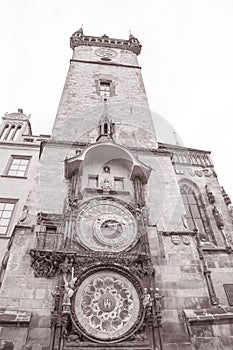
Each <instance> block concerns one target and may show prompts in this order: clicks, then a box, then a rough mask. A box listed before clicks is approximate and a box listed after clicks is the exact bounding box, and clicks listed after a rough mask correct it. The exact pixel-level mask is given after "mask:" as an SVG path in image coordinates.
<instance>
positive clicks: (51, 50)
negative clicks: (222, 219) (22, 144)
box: [0, 0, 233, 199]
mask: <svg viewBox="0 0 233 350" xmlns="http://www.w3.org/2000/svg"><path fill="white" fill-rule="evenodd" d="M232 18H233V1H232V0H147V1H138V0H124V1H123V0H118V1H114V0H108V1H106V0H98V1H95V0H92V1H88V0H87V1H78V0H40V1H37V0H20V1H17V0H1V2H0V47H1V55H0V77H1V79H0V96H1V99H0V115H1V116H3V115H4V114H5V112H9V113H10V112H15V111H16V110H17V108H23V109H24V112H25V113H26V114H31V123H32V129H33V133H34V134H39V133H41V134H49V133H51V129H52V125H53V121H54V119H55V116H56V111H57V107H58V103H59V100H60V96H61V93H62V89H63V86H64V82H65V77H66V73H67V70H68V67H69V60H70V58H71V56H72V50H71V49H70V47H69V38H70V36H71V34H72V33H73V32H75V31H76V30H78V29H79V28H80V26H81V25H82V24H83V30H84V34H86V35H96V36H102V35H103V34H107V35H108V36H110V37H115V38H123V39H127V38H128V35H129V31H131V32H132V34H133V35H134V36H136V37H137V38H138V39H139V40H140V42H141V44H142V46H143V47H142V53H141V55H140V56H139V61H140V65H141V66H142V74H143V79H144V84H145V87H146V91H147V95H148V99H149V104H150V108H151V110H152V111H153V112H156V113H158V114H159V115H161V116H162V117H163V118H164V122H165V123H166V121H167V122H168V123H169V124H171V125H172V127H174V128H175V130H176V132H177V133H178V134H179V136H180V137H181V139H182V141H183V144H184V145H185V146H187V147H193V148H198V149H205V150H211V151H212V159H213V161H214V164H215V169H216V172H217V174H218V177H219V182H220V184H221V185H223V186H224V187H225V190H226V192H228V193H229V194H230V196H231V198H232V199H233V185H232V180H231V178H232V176H233V167H232V149H233V141H232V116H233V98H232V94H233V93H232V91H233V64H232V62H233V46H232V42H233V21H232ZM158 129H159V128H158ZM158 136H159V137H160V138H161V141H165V142H169V141H170V142H173V143H175V140H174V135H173V133H172V132H171V133H168V136H167V137H168V139H167V140H164V137H165V136H164V134H161V135H158Z"/></svg>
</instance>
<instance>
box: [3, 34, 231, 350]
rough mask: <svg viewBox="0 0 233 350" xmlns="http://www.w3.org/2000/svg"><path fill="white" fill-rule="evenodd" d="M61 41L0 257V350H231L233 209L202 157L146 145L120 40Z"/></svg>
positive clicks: (136, 50) (139, 89)
mask: <svg viewBox="0 0 233 350" xmlns="http://www.w3.org/2000/svg"><path fill="white" fill-rule="evenodd" d="M70 45H71V48H72V49H73V57H72V59H71V60H70V67H69V70H68V74H67V78H66V81H65V85H64V89H63V93H62V96H61V100H60V104H59V107H58V112H57V116H56V119H55V123H54V127H53V131H52V134H51V137H49V138H48V137H47V138H44V139H43V140H41V144H40V153H39V160H38V164H37V167H36V168H35V169H36V171H35V173H36V176H35V178H34V183H33V185H32V186H31V190H30V191H29V193H28V198H27V200H26V202H25V206H24V207H22V208H21V211H22V215H21V218H19V221H18V222H17V223H16V225H15V226H14V230H13V233H12V235H11V236H10V240H9V243H8V246H7V248H6V251H5V256H4V258H3V262H2V268H1V289H0V302H1V309H0V341H1V346H2V349H8V350H13V349H16V350H18V349H28V350H30V349H33V350H35V349H37V350H40V349H43V350H47V349H49V350H53V349H56V350H63V349H64V350H72V349H80V350H81V349H86V350H91V349H95V350H102V349H111V350H116V349H119V350H123V349H126V348H127V349H132V350H156V349H157V350H169V349H209V348H210V347H211V348H212V349H232V347H233V327H232V321H233V307H232V305H233V287H232V286H233V284H232V283H233V282H232V272H233V259H232V256H233V255H232V253H233V250H232V229H233V223H232V209H231V203H230V199H229V198H228V196H227V194H226V193H225V191H224V189H223V188H221V187H220V186H219V183H218V180H217V177H216V173H215V171H214V169H213V164H212V161H211V159H210V152H208V151H202V150H196V149H191V148H184V147H180V146H174V145H168V144H163V143H160V142H158V140H157V138H156V134H155V130H154V124H153V121H152V116H151V113H150V109H149V106H148V101H147V96H146V92H145V88H144V85H143V81H142V76H141V68H140V66H139V63H138V59H137V56H138V55H139V54H140V51H141V45H140V43H139V41H138V39H137V38H135V37H134V36H133V35H132V34H130V36H129V39H128V40H122V39H113V38H109V37H108V36H107V35H103V36H102V37H96V36H86V35H84V33H83V30H82V28H81V29H80V30H78V31H77V32H75V33H74V34H73V35H72V36H71V38H70ZM155 127H156V126H155ZM4 128H5V127H3V131H2V134H1V135H3V136H4V137H5V134H4V133H6V132H5V131H4V130H5V129H4ZM1 135H0V137H1ZM3 136H2V143H3V144H4V142H6V139H5V138H4V137H3ZM22 142H23V141H22ZM18 157H19V156H18ZM29 158H30V157H29ZM29 158H27V159H29ZM29 165H30V164H29ZM4 203H6V201H5V202H4ZM14 203H16V201H15V202H14ZM5 208H6V205H5V206H2V207H1V202H0V224H1V222H4V218H5V217H4V215H8V214H6V212H7V210H6V209H5ZM12 208H13V207H12ZM16 209H17V206H16ZM12 210H13V209H12ZM1 215H2V216H1ZM9 215H10V214H9Z"/></svg>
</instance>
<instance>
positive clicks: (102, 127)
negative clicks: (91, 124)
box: [96, 96, 113, 141]
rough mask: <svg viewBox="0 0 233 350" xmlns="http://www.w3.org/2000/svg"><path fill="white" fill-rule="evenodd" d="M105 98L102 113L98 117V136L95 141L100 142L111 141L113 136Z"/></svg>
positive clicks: (105, 98)
mask: <svg viewBox="0 0 233 350" xmlns="http://www.w3.org/2000/svg"><path fill="white" fill-rule="evenodd" d="M107 101H108V100H107V97H106V96H104V105H103V113H102V114H101V116H100V120H99V123H98V128H99V135H98V137H97V139H96V141H100V139H101V140H102V139H104V140H106V139H112V134H113V123H112V118H111V116H110V115H109V113H108V105H107Z"/></svg>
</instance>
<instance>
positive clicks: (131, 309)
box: [74, 270, 140, 342]
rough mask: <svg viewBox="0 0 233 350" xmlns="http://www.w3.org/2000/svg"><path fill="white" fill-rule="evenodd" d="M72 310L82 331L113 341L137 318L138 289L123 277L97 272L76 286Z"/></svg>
mask: <svg viewBox="0 0 233 350" xmlns="http://www.w3.org/2000/svg"><path fill="white" fill-rule="evenodd" d="M74 311H75V315H76V319H77V321H78V324H79V326H80V327H81V328H82V330H83V332H84V333H85V334H86V335H87V336H89V337H91V338H94V339H97V340H100V341H101V340H102V341H109V342H114V341H116V340H117V339H119V338H120V337H122V336H123V335H124V334H126V333H129V332H130V330H131V329H132V327H133V326H134V324H135V322H136V321H137V319H138V317H139V312H140V301H139V295H138V292H137V289H136V288H135V286H134V285H133V284H132V282H131V281H129V280H128V278H126V277H125V276H123V275H121V274H119V273H117V272H113V271H109V270H104V271H99V272H96V273H93V274H92V275H90V276H89V277H87V278H86V279H85V280H84V281H83V282H82V283H81V285H80V287H79V288H78V289H77V292H76V294H75V298H74Z"/></svg>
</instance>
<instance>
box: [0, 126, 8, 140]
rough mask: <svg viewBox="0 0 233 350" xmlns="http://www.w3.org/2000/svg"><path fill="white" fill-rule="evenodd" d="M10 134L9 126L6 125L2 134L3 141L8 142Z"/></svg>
mask: <svg viewBox="0 0 233 350" xmlns="http://www.w3.org/2000/svg"><path fill="white" fill-rule="evenodd" d="M8 132H9V124H6V125H5V127H4V129H3V132H2V134H1V140H6V138H7V134H8Z"/></svg>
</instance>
